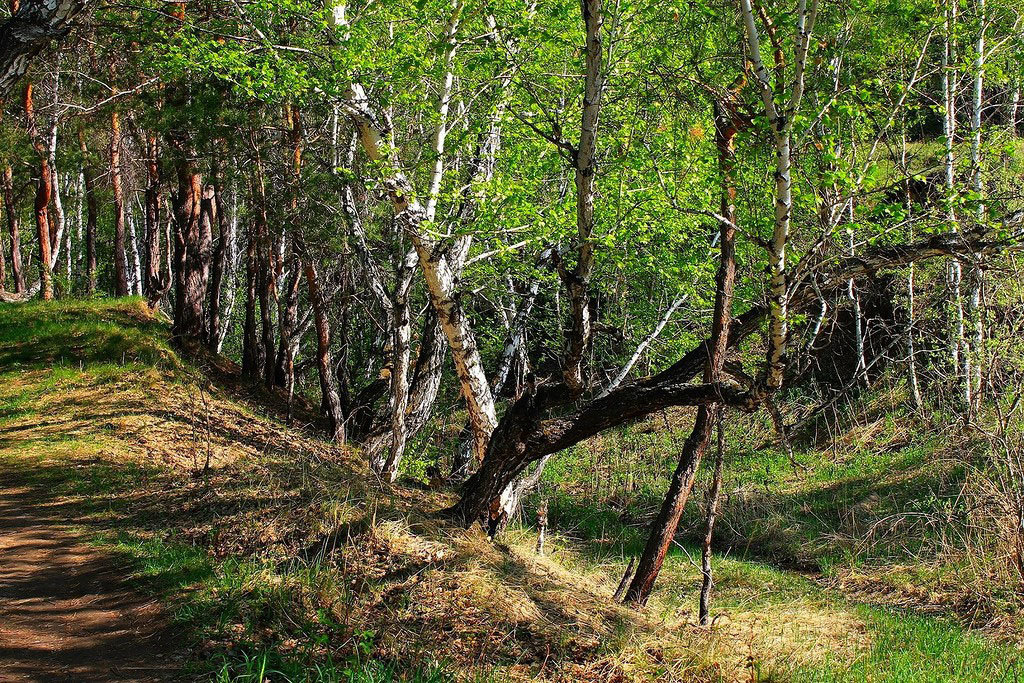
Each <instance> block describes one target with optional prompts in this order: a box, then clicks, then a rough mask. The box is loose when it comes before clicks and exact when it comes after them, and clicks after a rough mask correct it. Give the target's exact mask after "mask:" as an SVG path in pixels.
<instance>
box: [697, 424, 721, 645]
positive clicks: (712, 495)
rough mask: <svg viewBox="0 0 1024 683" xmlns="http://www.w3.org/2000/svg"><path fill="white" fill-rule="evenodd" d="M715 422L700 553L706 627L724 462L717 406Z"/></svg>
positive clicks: (701, 615) (702, 618)
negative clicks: (711, 475) (712, 468)
mask: <svg viewBox="0 0 1024 683" xmlns="http://www.w3.org/2000/svg"><path fill="white" fill-rule="evenodd" d="M717 413H718V414H717V415H716V419H715V421H716V422H717V423H718V452H717V453H716V454H715V474H714V478H713V479H712V481H711V491H710V492H709V493H708V510H707V517H706V518H705V520H704V542H703V545H701V552H700V573H701V586H700V610H699V617H698V620H699V623H700V625H701V626H707V625H708V623H709V622H710V620H711V589H712V587H713V586H714V580H713V579H712V576H711V540H712V537H713V535H714V532H715V515H716V514H718V499H719V497H720V496H721V495H722V466H723V462H724V460H725V426H724V425H723V423H722V417H723V416H724V413H725V411H724V410H723V409H722V407H721V406H719V408H718V410H717Z"/></svg>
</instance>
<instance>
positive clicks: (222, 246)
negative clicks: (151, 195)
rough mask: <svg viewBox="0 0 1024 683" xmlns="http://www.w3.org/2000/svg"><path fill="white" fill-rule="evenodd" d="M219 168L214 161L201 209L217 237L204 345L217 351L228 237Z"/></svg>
mask: <svg viewBox="0 0 1024 683" xmlns="http://www.w3.org/2000/svg"><path fill="white" fill-rule="evenodd" d="M220 192H221V189H220V169H219V167H218V164H217V163H216V162H214V165H213V171H212V182H211V185H210V188H209V190H208V192H207V197H205V198H204V199H203V210H204V211H206V212H207V215H208V216H210V219H209V220H210V222H211V224H213V223H216V225H217V232H218V239H217V248H216V249H215V250H214V252H213V264H212V269H211V272H210V314H209V316H208V317H209V319H210V329H209V330H208V331H207V333H206V345H207V347H208V348H209V349H210V350H211V351H213V352H214V353H216V352H217V347H218V346H219V345H220V328H221V324H222V323H221V298H222V293H223V289H224V271H225V268H226V264H227V259H228V256H229V255H228V247H229V243H230V239H229V236H228V221H227V216H225V215H224V202H223V201H222V200H221V196H220Z"/></svg>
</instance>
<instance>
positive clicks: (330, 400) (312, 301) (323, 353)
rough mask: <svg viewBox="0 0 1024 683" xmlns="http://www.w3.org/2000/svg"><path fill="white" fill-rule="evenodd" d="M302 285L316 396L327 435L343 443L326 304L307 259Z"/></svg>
mask: <svg viewBox="0 0 1024 683" xmlns="http://www.w3.org/2000/svg"><path fill="white" fill-rule="evenodd" d="M305 269H306V284H307V286H308V287H309V305H310V306H312V307H313V316H314V318H315V325H316V369H317V374H319V376H320V395H321V397H322V401H321V402H322V403H323V406H324V408H325V412H326V413H327V419H328V421H329V422H330V427H331V436H332V438H333V439H334V441H336V442H338V443H344V442H345V416H344V415H343V414H342V412H341V400H340V399H339V397H338V390H337V388H336V387H335V384H334V372H333V371H332V369H331V328H330V322H329V320H328V318H327V303H326V302H325V301H324V295H323V290H322V289H321V288H320V283H319V282H318V280H317V274H316V268H315V267H314V266H313V263H312V262H311V261H307V263H306V268H305Z"/></svg>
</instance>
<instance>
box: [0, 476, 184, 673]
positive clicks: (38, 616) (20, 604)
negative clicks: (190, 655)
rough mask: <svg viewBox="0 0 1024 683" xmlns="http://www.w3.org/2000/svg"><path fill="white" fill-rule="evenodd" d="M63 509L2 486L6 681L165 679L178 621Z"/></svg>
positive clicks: (1, 639) (0, 667) (1, 656)
mask: <svg viewBox="0 0 1024 683" xmlns="http://www.w3.org/2000/svg"><path fill="white" fill-rule="evenodd" d="M125 573H126V572H125V568H124V566H123V565H121V564H119V563H118V562H117V561H115V560H114V559H113V558H111V557H109V556H108V555H105V554H104V553H103V552H102V551H100V550H98V549H96V548H93V547H90V546H89V545H88V544H86V543H85V542H84V541H83V539H82V538H81V537H80V536H78V535H76V534H75V533H74V532H73V531H72V530H71V529H69V527H68V524H67V520H66V519H64V518H63V517H62V515H61V512H60V506H59V504H55V503H50V502H48V501H46V500H44V499H42V498H41V497H40V495H39V493H38V492H37V491H33V490H31V489H28V488H23V487H17V486H15V487H7V486H5V485H4V483H3V482H2V481H0V681H4V682H6V681H163V680H170V679H171V678H173V677H174V672H175V671H176V669H177V668H178V665H177V662H178V661H179V658H178V657H176V656H174V652H173V649H172V648H173V646H174V641H175V638H174V636H173V632H172V629H171V628H170V626H169V619H168V618H167V616H166V614H165V613H164V612H163V611H162V609H161V608H160V605H159V604H158V603H157V602H156V601H155V600H153V599H151V598H147V597H146V596H143V595H141V594H139V593H138V592H137V591H135V590H133V589H132V588H131V587H130V586H128V585H127V584H126V583H125V579H124V576H125Z"/></svg>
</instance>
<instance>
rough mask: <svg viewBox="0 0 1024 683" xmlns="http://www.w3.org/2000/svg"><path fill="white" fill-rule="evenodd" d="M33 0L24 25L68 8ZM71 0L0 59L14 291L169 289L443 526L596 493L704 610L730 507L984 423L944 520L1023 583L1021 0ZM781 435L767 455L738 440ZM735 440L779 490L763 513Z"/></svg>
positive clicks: (7, 272) (1007, 592) (637, 567)
mask: <svg viewBox="0 0 1024 683" xmlns="http://www.w3.org/2000/svg"><path fill="white" fill-rule="evenodd" d="M22 2H23V3H24V6H21V7H19V4H18V0H12V6H11V7H9V10H10V16H12V17H13V18H12V19H9V20H7V21H8V23H7V24H5V27H4V28H3V29H0V36H2V37H3V39H4V40H14V39H13V38H11V37H10V36H15V35H18V34H17V31H18V30H24V29H21V28H19V27H23V26H31V25H32V24H31V22H32V21H42V20H40V19H39V17H38V12H40V11H41V10H40V9H39V8H40V7H43V5H41V4H39V3H35V2H32V0H22ZM68 7H71V8H72V10H71V13H73V14H75V16H76V18H75V20H74V21H73V27H72V28H70V30H68V31H63V30H61V31H58V32H59V33H61V34H62V35H60V36H59V37H58V38H57V39H56V40H54V41H53V43H52V45H49V46H48V47H46V48H45V49H43V50H42V51H41V52H38V53H35V52H34V51H35V50H36V47H32V48H31V50H29V52H31V53H32V58H31V59H30V60H29V61H27V62H25V64H26V65H27V66H25V69H24V73H23V75H21V77H20V79H19V78H18V75H17V74H13V75H12V72H11V67H10V65H9V64H4V65H3V67H4V68H3V72H4V73H5V74H6V75H5V76H4V80H3V87H4V88H5V92H4V93H3V110H2V119H0V136H2V144H0V168H2V170H3V182H2V188H0V190H2V194H3V204H4V210H3V226H2V227H3V230H2V237H0V244H2V249H0V253H2V257H0V289H2V290H4V292H5V294H3V298H4V299H7V300H10V301H11V302H15V303H11V305H12V306H14V305H23V304H18V303H16V302H19V301H23V300H25V299H28V298H32V297H39V298H42V299H50V298H57V299H72V298H82V297H125V296H130V295H136V296H140V297H143V298H144V299H145V301H146V302H147V305H148V306H149V307H150V308H152V309H153V310H156V311H162V312H163V314H165V315H166V316H167V317H168V318H169V319H170V320H171V321H172V329H173V334H174V338H175V342H176V344H177V346H178V347H179V348H182V349H185V350H186V351H188V353H189V354H191V357H195V358H197V359H206V360H203V361H202V362H203V363H214V361H212V360H210V359H211V358H213V356H212V355H211V354H223V355H224V356H226V357H227V358H230V359H231V360H233V361H234V362H236V363H237V364H238V372H240V373H241V375H242V376H243V377H245V378H246V379H247V380H248V381H249V383H250V385H251V386H252V387H254V390H255V387H256V386H258V385H262V386H263V387H264V388H265V389H266V390H267V391H269V394H267V395H269V396H272V397H274V400H275V401H278V402H279V403H280V405H282V406H284V408H283V410H284V411H285V416H284V420H285V422H286V423H287V424H289V425H307V426H308V427H309V428H310V429H312V430H313V431H314V432H315V433H316V434H318V435H319V436H320V437H321V438H325V439H328V440H331V441H335V442H337V443H339V444H347V445H349V446H352V447H356V448H358V450H357V451H355V452H357V453H359V457H360V458H363V459H365V461H366V462H367V463H368V464H369V466H370V468H371V469H372V470H373V471H374V472H375V473H376V474H377V475H379V477H380V479H381V481H382V482H395V481H398V480H402V481H404V482H406V483H409V482H416V481H419V482H424V483H426V484H427V486H428V487H429V488H434V489H444V490H449V491H451V492H453V493H454V497H452V498H450V499H448V500H446V501H445V503H444V504H443V505H441V506H439V507H442V508H443V509H442V510H441V511H440V512H437V514H438V515H440V516H441V517H442V518H444V519H446V520H451V521H454V522H455V523H456V524H459V525H463V526H470V525H472V524H475V523H476V522H477V521H480V522H481V523H482V524H483V525H484V527H485V528H486V529H487V531H488V533H489V534H490V535H492V536H495V535H498V536H500V535H501V534H502V533H504V532H505V528H506V525H507V524H508V523H509V521H511V520H523V519H525V520H526V521H528V522H529V523H530V524H539V525H540V532H541V539H543V534H544V532H545V528H546V526H547V524H548V515H549V505H550V506H551V507H550V510H551V511H552V513H553V515H552V516H553V517H554V519H555V520H558V519H562V520H569V519H572V518H574V515H579V508H580V507H581V506H584V505H590V506H591V507H592V509H593V510H598V511H600V514H606V513H607V514H609V515H611V518H614V519H616V520H617V521H616V522H615V523H616V524H625V525H627V526H629V527H630V528H632V529H635V530H637V533H639V534H640V536H639V537H638V538H639V539H646V541H645V542H638V543H634V544H632V545H630V546H628V548H629V549H628V551H624V552H625V554H624V555H623V558H622V559H623V562H624V564H626V565H627V567H628V568H627V567H622V568H620V569H625V576H623V577H622V580H621V583H619V585H618V590H617V591H615V598H616V599H621V600H624V601H625V602H627V603H629V604H632V605H634V606H639V605H643V604H645V603H647V601H648V599H649V597H650V595H651V591H652V590H653V588H654V586H655V581H656V579H657V578H658V576H659V573H660V571H661V569H662V566H663V562H664V561H665V558H666V556H667V555H670V554H671V553H672V552H673V551H672V548H673V544H674V543H676V541H675V539H676V538H677V532H679V533H680V534H681V535H684V536H686V537H687V538H691V537H692V539H693V540H695V541H697V542H698V546H699V552H701V553H702V555H703V558H702V560H701V574H702V580H703V584H704V590H703V591H702V594H701V598H700V613H699V615H698V617H697V620H698V621H699V622H700V623H702V624H706V623H708V621H709V619H710V607H709V595H710V592H711V586H712V568H711V548H712V546H713V545H714V544H717V543H719V541H717V540H714V539H713V534H714V532H715V524H716V515H717V516H718V517H720V518H721V517H722V515H723V514H724V515H725V517H724V519H725V522H726V527H725V528H724V529H719V532H718V533H720V534H722V535H723V536H722V538H723V539H725V540H723V541H722V543H723V544H726V545H729V546H730V547H733V546H737V547H738V546H739V545H742V543H743V542H744V539H746V541H747V542H748V545H749V542H750V539H752V538H755V537H758V538H761V536H758V532H756V528H757V524H756V523H755V520H760V521H761V522H762V523H764V522H765V520H768V519H772V520H774V521H773V522H772V524H777V525H778V526H779V528H783V527H785V526H786V525H787V524H788V523H789V521H793V523H796V522H795V521H794V520H795V519H796V518H799V517H800V515H801V514H804V515H805V516H806V514H807V513H808V510H809V509H810V507H809V506H811V505H812V502H810V501H805V502H804V503H803V506H800V507H794V508H792V509H790V508H787V507H786V504H783V503H781V502H779V501H775V502H773V501H772V495H771V494H772V488H771V486H772V485H771V484H770V481H773V477H776V476H781V475H780V474H778V471H776V472H773V471H772V470H771V467H772V466H774V467H776V468H777V470H778V469H785V471H787V472H788V473H789V475H790V476H792V477H794V478H797V479H800V478H805V479H806V478H813V477H814V476H816V475H815V473H820V472H821V471H822V468H823V467H826V465H828V464H829V463H833V464H834V463H835V462H837V457H838V456H837V455H836V453H837V450H836V449H838V448H840V446H841V444H843V443H844V441H843V439H845V438H848V436H849V434H850V433H852V432H851V431H850V430H854V429H855V428H859V426H860V422H859V421H858V420H860V419H861V418H863V421H864V425H865V426H866V425H867V424H868V423H869V422H870V420H868V417H867V416H868V415H869V413H870V415H871V416H872V417H871V420H877V419H882V420H883V421H885V423H886V424H887V425H889V428H893V429H896V428H898V429H904V430H905V433H904V436H901V437H900V438H905V439H906V443H897V444H896V446H893V445H892V444H889V445H888V446H886V448H891V449H895V448H902V447H904V446H906V445H907V444H908V443H911V442H917V441H919V440H928V439H937V440H939V441H941V442H942V444H943V446H944V447H949V448H950V449H956V448H960V447H962V448H963V454H964V457H965V458H966V460H964V461H963V462H961V463H960V465H958V467H961V469H960V470H958V471H959V472H961V474H962V475H963V476H962V478H961V479H960V480H958V481H960V483H961V484H963V486H962V488H961V495H960V496H959V497H957V498H956V500H955V501H954V502H953V503H952V504H951V505H952V507H951V508H950V509H949V510H948V513H949V514H948V518H947V519H946V520H945V521H941V520H940V519H939V517H936V518H934V519H932V518H929V522H928V524H929V525H931V526H929V529H930V530H929V532H928V533H932V532H934V531H935V529H936V526H939V527H943V526H944V527H945V531H948V532H949V533H950V535H948V536H947V535H945V533H943V534H942V538H943V541H942V542H943V547H942V552H943V553H946V552H951V553H954V554H955V555H956V557H957V558H958V560H957V562H960V561H963V562H966V563H968V564H970V565H971V566H972V567H973V569H972V571H974V572H975V573H974V574H973V575H972V576H974V579H971V581H974V583H972V584H971V585H972V586H975V588H973V589H972V590H975V589H976V591H977V595H976V596H975V598H976V599H978V600H981V601H989V602H988V603H986V604H989V606H990V607H991V606H992V605H994V604H996V603H998V604H999V605H1002V607H999V608H998V609H996V608H994V607H993V608H992V609H993V610H994V612H993V613H995V612H1000V611H1001V612H1000V613H1013V612H1014V611H1015V609H1016V607H1014V605H1017V604H1018V603H1019V599H1020V595H1021V593H1020V591H1021V587H1022V586H1024V449H1022V445H1021V443H1022V442H1021V433H1022V432H1021V424H1020V418H1019V415H1020V412H1021V384H1020V380H1021V372H1022V370H1024V349H1022V348H1021V336H1020V332H1021V327H1022V325H1024V289H1022V288H1021V281H1020V276H1021V272H1020V269H1019V265H1018V262H1017V257H1016V255H1015V252H1016V251H1017V250H1019V249H1020V247H1021V244H1022V242H1021V238H1022V229H1024V196H1022V191H1021V186H1022V185H1021V181H1022V177H1024V144H1022V142H1021V138H1020V134H1021V130H1022V126H1024V122H1022V121H1021V119H1022V118H1024V116H1022V114H1024V109H1022V108H1021V103H1020V95H1021V85H1022V78H1024V66H1022V65H1024V60H1022V57H1024V30H1022V29H1024V21H1022V16H1021V13H1020V8H1019V7H1018V6H1017V5H1015V4H1014V3H1010V2H1005V1H1004V0H970V1H959V0H958V1H957V2H934V1H933V0H927V1H924V0H921V1H917V0H915V1H911V2H890V1H888V0H862V1H857V2H828V1H822V2H819V1H818V0H798V2H796V3H795V6H794V3H792V2H788V1H787V2H774V1H768V0H761V1H760V2H753V1H752V0H740V1H739V2H731V1H722V2H716V1H701V2H686V3H676V4H674V5H673V4H671V3H662V2H650V3H647V2H641V1H626V0H620V1H615V2H612V1H610V0H582V2H581V3H576V2H563V1H561V0H552V1H549V2H527V1H521V0H514V1H505V0H494V1H488V2H474V1H473V0H443V1H435V0H418V1H417V2H404V1H400V0H394V1H388V2H381V1H379V0H376V1H375V0H368V1H366V2H354V3H352V4H345V3H340V4H330V3H328V4H327V5H324V4H322V3H316V2H313V3H310V2H306V0H288V1H286V2H282V1H275V2H266V1H265V0H243V1H236V0H230V1H229V2H218V1H211V2H167V3H149V2H145V1H144V2H141V3H128V4H118V3H89V4H88V5H87V6H85V8H84V9H82V8H80V7H79V6H78V5H70V4H69V5H68ZM79 10H81V11H80V13H78V11H79ZM44 14H45V7H44ZM18 21H21V22H23V23H22V24H18V23H17V22H18ZM13 44H14V43H13V42H12V43H11V45H13ZM8 47H9V46H4V49H3V50H0V56H2V57H4V59H7V52H9V50H8ZM18 70H19V69H15V71H18ZM197 362H200V361H197ZM219 362H220V361H217V363H219ZM214 364H216V363H214ZM217 367H220V366H217ZM879 405H881V407H879ZM872 424H874V422H872ZM637 425H640V426H639V427H638V426H637ZM893 425H896V427H893ZM716 426H717V430H716ZM652 435H653V436H652ZM844 435H846V436H844ZM595 438H596V439H597V440H596V441H595V440H594V439H595ZM897 441H898V440H897ZM759 449H769V450H773V451H774V452H775V453H777V454H780V458H781V459H779V460H773V461H772V465H770V466H769V465H765V473H764V476H763V477H761V475H760V474H754V473H756V469H755V468H754V467H753V466H752V465H751V464H750V463H749V462H746V461H741V460H739V459H737V458H738V457H739V456H735V457H734V456H729V457H726V456H727V455H728V454H730V453H732V454H737V453H746V454H747V455H748V456H749V454H750V453H756V452H758V450H759ZM879 457H881V456H879ZM916 462H917V461H915V463H916ZM828 466H831V465H828ZM915 466H916V464H915ZM731 467H732V468H733V469H734V472H733V473H732V474H730V472H729V470H730V468H731ZM758 467H760V465H758ZM893 467H896V468H897V469H898V467H899V466H898V465H893ZM908 467H909V466H908ZM907 471H908V472H909V471H910V470H909V469H908V470H907ZM741 472H742V473H746V474H744V475H743V476H747V475H749V477H748V480H749V481H754V482H760V483H757V484H756V485H758V486H760V485H761V484H762V483H763V486H764V488H765V490H766V492H767V494H768V495H767V496H766V497H765V500H764V501H762V502H760V503H758V504H757V505H761V506H762V507H760V508H758V507H757V505H753V507H747V508H742V506H741V508H742V510H741V513H742V514H740V513H737V512H736V509H735V506H734V505H733V503H734V501H733V498H732V497H731V496H735V495H740V498H741V499H743V495H745V494H742V486H741V485H740V484H736V483H735V482H736V477H739V476H740V475H739V474H738V473H741ZM876 476H877V479H876V481H878V482H880V481H881V479H882V478H883V477H882V475H881V474H877V475H876V474H865V477H866V479H867V481H865V482H864V486H865V487H866V489H865V492H864V495H865V498H864V500H868V499H869V497H870V496H871V495H874V496H875V497H876V498H875V500H876V501H877V500H878V496H879V495H882V496H884V495H886V494H885V493H884V492H883V491H882V486H881V485H880V484H879V486H877V487H875V489H877V490H873V488H872V485H871V479H872V477H876ZM723 478H724V481H725V484H723ZM762 480H763V481H762ZM698 481H699V482H700V484H699V485H698V489H699V491H700V494H701V495H693V496H691V491H692V490H694V485H695V482H698ZM730 482H732V483H730ZM968 484H969V486H968ZM730 487H733V488H730ZM737 492H740V493H737ZM943 496H945V494H943ZM964 496H966V498H965V497H964ZM944 500H945V498H944ZM524 502H528V504H526V505H525V506H524ZM857 504H858V505H859V504H863V501H861V502H860V503H857ZM723 505H724V506H725V507H724V511H723V508H722V507H721V506H723ZM943 505H945V503H943ZM730 506H732V507H730ZM780 506H781V507H780ZM857 509H859V508H857ZM574 511H575V512H574ZM791 512H792V513H794V514H795V515H796V517H795V518H788V519H789V521H787V515H789V514H790V513H791ZM855 513H856V510H855ZM524 514H525V517H524ZM737 514H740V516H739V517H737V516H736V515H737ZM851 514H853V513H851ZM900 514H901V515H902V514H909V511H908V510H906V509H902V510H900ZM922 514H924V513H922ZM928 514H929V515H930V514H932V513H931V512H929V513H928ZM744 515H746V518H744ZM579 519H590V520H593V519H595V518H594V517H593V516H586V515H584V516H583V517H582V518H579ZM579 519H577V521H578V523H580V524H583V522H582V521H579ZM908 519H910V518H909V517H901V520H902V523H904V524H912V523H913V522H908V521H907V520H908ZM681 520H683V521H682V526H680V523H681ZM554 523H555V524H557V522H554ZM588 523H590V522H588ZM719 523H720V524H721V519H720V520H719ZM745 525H746V526H745ZM853 526H854V527H856V526H857V524H856V523H854V524H853ZM896 526H897V525H896V524H894V525H892V527H891V530H894V529H896ZM954 528H955V529H956V532H955V533H954ZM763 530H764V529H763V526H762V527H761V531H763ZM684 531H685V534H682V532H684ZM855 531H856V529H855ZM818 532H820V533H821V534H824V532H822V531H821V530H820V529H818V531H817V532H812V533H811V536H812V537H815V535H816V534H817V533H818ZM876 532H878V526H877V525H875V526H872V527H870V529H867V530H865V529H864V528H860V529H859V533H862V534H864V536H863V538H870V537H871V534H873V533H876ZM851 533H852V532H851ZM893 533H895V532H893ZM604 535H605V532H604V529H603V528H602V531H601V536H602V537H604ZM762 536H763V534H762ZM954 537H955V538H954ZM817 538H818V539H819V540H821V539H824V538H825V536H824V535H819V536H817ZM863 538H862V539H861V540H863ZM762 540H763V538H762ZM811 542H813V539H812V541H811ZM822 542H824V541H822ZM851 543H852V544H853V545H856V543H854V542H853V541H851ZM770 545H771V544H770V543H767V542H766V544H765V546H764V547H765V550H764V553H765V555H766V557H767V558H768V559H769V560H772V559H779V557H781V556H782V555H786V556H787V559H786V560H785V561H786V562H789V563H793V564H796V565H799V564H800V563H801V562H803V561H805V560H806V559H807V558H806V557H803V559H801V557H802V555H800V553H797V554H796V556H794V555H793V554H792V553H787V552H786V551H784V549H779V548H775V549H774V550H773V549H772V548H771V547H770ZM537 549H538V551H543V540H541V541H539V542H538V545H537ZM904 550H905V551H907V552H910V553H916V552H921V548H920V547H915V548H914V549H908V548H904ZM850 552H853V554H856V552H855V551H850ZM773 553H776V554H774V555H773ZM935 557H938V555H936V556H935ZM942 557H944V558H946V559H945V560H944V561H949V557H951V555H942ZM633 559H635V562H634V561H632V560H633ZM819 559H820V558H819ZM816 561H817V560H816ZM832 561H834V559H833V560H832ZM817 568H819V569H820V568H821V567H820V566H818V567H817ZM982 577H984V578H982ZM975 579H977V581H975ZM982 585H983V587H981V586H982ZM979 596H981V597H979ZM995 596H1000V597H998V598H997V597H995ZM1013 596H1016V597H1013ZM1014 628H1016V627H1014Z"/></svg>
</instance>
